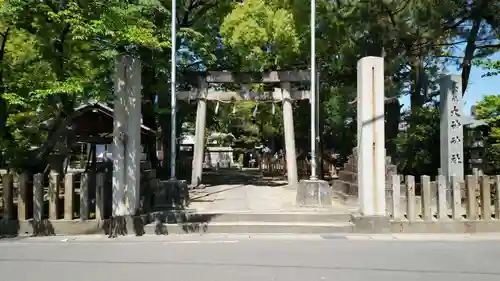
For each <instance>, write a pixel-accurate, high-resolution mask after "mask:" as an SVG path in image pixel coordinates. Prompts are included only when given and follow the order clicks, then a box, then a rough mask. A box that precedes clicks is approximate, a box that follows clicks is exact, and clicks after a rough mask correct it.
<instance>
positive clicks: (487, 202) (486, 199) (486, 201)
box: [481, 176, 491, 220]
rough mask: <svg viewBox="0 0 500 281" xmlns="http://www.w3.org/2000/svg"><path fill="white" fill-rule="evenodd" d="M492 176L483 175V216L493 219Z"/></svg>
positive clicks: (484, 218)
mask: <svg viewBox="0 0 500 281" xmlns="http://www.w3.org/2000/svg"><path fill="white" fill-rule="evenodd" d="M490 184H491V182H490V177H489V176H481V217H482V219H483V220H491V186H490Z"/></svg>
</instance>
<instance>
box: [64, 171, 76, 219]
mask: <svg viewBox="0 0 500 281" xmlns="http://www.w3.org/2000/svg"><path fill="white" fill-rule="evenodd" d="M74 199H75V175H74V174H73V173H67V174H66V175H65V176H64V219H65V220H73V214H74V210H73V202H74V201H73V200H74Z"/></svg>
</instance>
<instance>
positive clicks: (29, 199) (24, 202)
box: [17, 172, 33, 220]
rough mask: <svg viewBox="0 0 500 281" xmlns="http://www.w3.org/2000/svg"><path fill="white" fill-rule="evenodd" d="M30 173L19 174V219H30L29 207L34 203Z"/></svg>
mask: <svg viewBox="0 0 500 281" xmlns="http://www.w3.org/2000/svg"><path fill="white" fill-rule="evenodd" d="M28 181H29V174H28V173H26V172H23V173H21V174H19V194H18V198H17V217H18V218H19V220H27V219H28V207H29V206H30V205H31V204H33V189H30V188H28Z"/></svg>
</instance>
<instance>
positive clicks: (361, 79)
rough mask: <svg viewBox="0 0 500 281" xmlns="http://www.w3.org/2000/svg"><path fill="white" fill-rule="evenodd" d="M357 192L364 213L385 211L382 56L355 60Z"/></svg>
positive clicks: (369, 214) (383, 212)
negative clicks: (356, 66) (356, 69)
mask: <svg viewBox="0 0 500 281" xmlns="http://www.w3.org/2000/svg"><path fill="white" fill-rule="evenodd" d="M357 106H358V108H357V119H358V120H357V122H358V155H357V157H358V167H357V170H358V194H359V203H360V212H361V214H362V215H364V216H384V215H385V128H384V122H385V120H384V113H385V112H384V59H383V58H381V57H364V58H362V59H361V60H359V61H358V79H357Z"/></svg>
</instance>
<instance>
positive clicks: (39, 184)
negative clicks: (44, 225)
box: [33, 174, 43, 223]
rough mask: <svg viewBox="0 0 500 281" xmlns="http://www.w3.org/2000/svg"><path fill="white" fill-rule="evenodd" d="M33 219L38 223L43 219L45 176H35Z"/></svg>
mask: <svg viewBox="0 0 500 281" xmlns="http://www.w3.org/2000/svg"><path fill="white" fill-rule="evenodd" d="M33 219H34V221H35V222H36V223H39V222H41V221H42V219H43V174H36V175H34V176H33Z"/></svg>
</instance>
